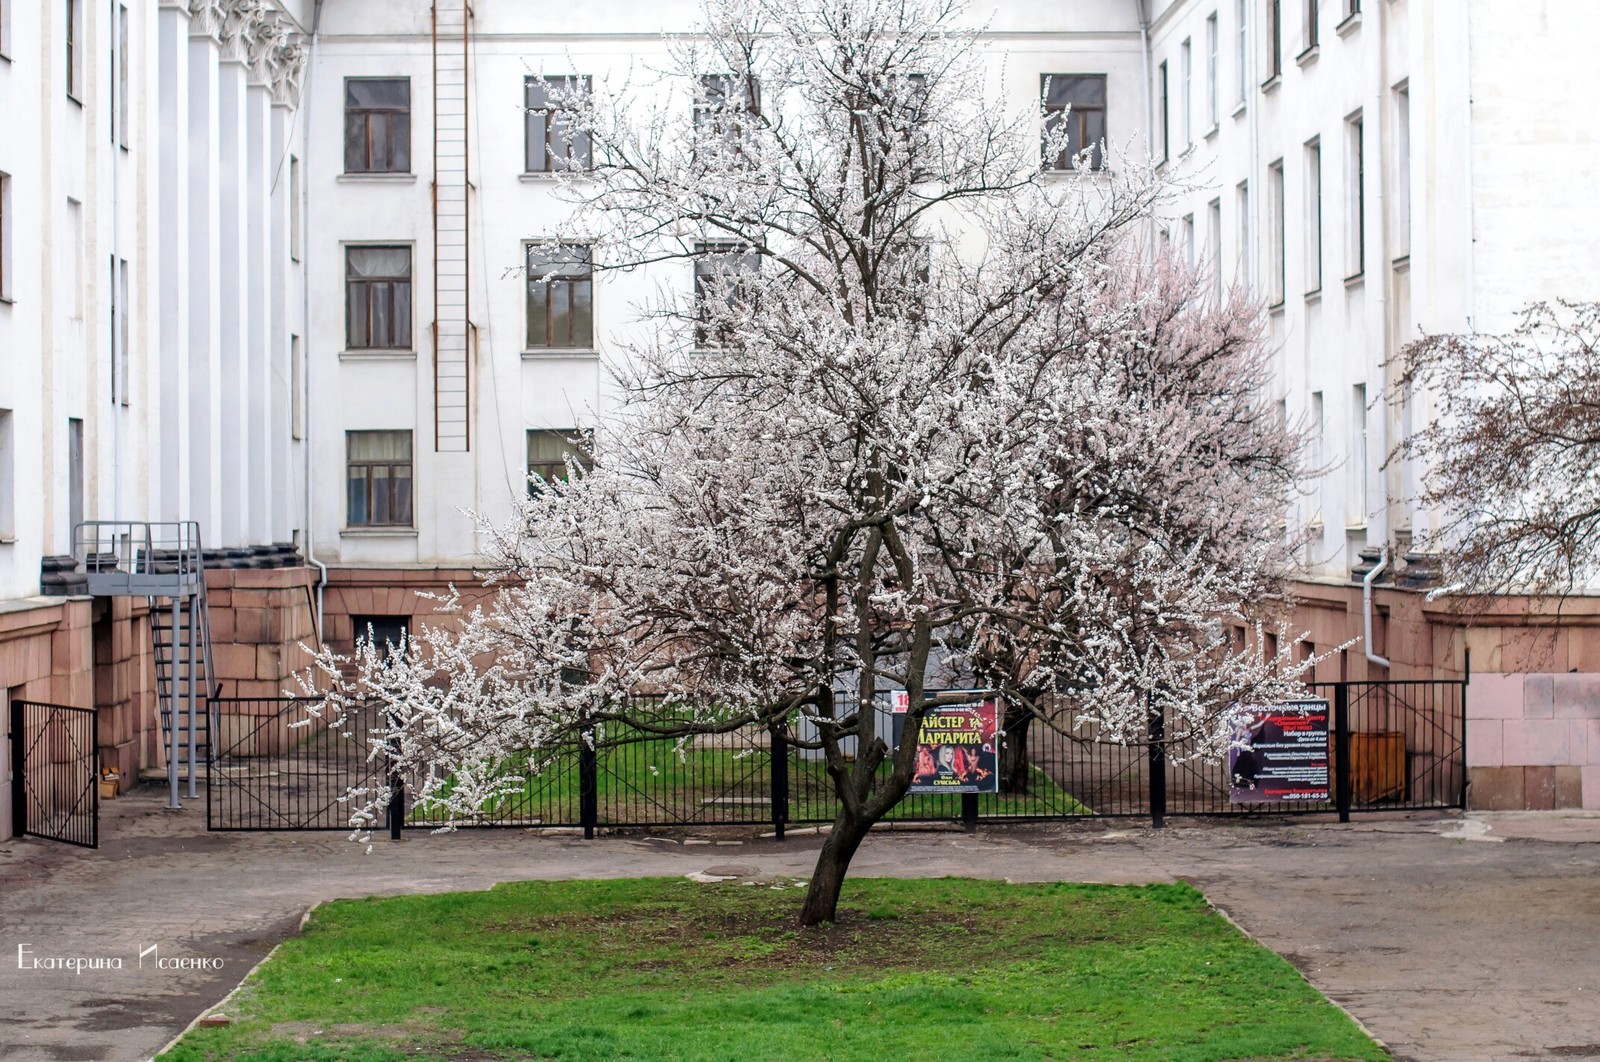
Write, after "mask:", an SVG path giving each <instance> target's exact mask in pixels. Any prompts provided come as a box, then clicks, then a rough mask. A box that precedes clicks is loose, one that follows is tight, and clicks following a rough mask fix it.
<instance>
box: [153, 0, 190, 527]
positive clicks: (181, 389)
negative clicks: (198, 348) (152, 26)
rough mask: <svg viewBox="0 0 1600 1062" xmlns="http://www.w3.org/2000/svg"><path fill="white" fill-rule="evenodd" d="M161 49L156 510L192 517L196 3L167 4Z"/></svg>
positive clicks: (165, 514)
mask: <svg viewBox="0 0 1600 1062" xmlns="http://www.w3.org/2000/svg"><path fill="white" fill-rule="evenodd" d="M158 23H159V24H158V26H157V35H158V39H157V50H158V53H159V63H160V65H159V72H160V74H159V76H160V88H159V92H160V102H159V108H160V110H159V118H158V121H159V122H160V130H159V136H158V137H157V139H158V140H159V142H160V160H159V166H160V172H159V182H160V192H159V198H158V205H157V210H158V211H159V217H160V224H159V225H157V226H156V227H157V229H158V231H159V236H158V240H159V243H158V253H159V256H160V258H159V263H160V265H159V270H158V271H157V272H155V273H154V275H156V276H159V277H160V283H159V284H158V285H157V293H156V297H157V298H158V299H159V303H158V305H157V320H158V325H157V332H156V334H157V336H158V337H159V341H158V343H157V350H156V351H155V352H154V353H155V358H154V359H153V360H154V361H155V363H156V364H157V365H158V366H159V368H158V372H159V374H160V381H159V388H160V389H159V403H160V404H159V413H158V416H159V418H160V425H159V427H158V428H157V429H156V435H157V439H156V440H155V441H156V443H157V447H156V449H157V452H158V456H157V457H156V466H157V470H158V471H157V477H158V480H159V483H160V486H159V488H158V490H159V495H158V501H157V506H156V512H157V513H158V514H159V518H160V519H162V520H185V519H188V518H189V512H190V504H189V497H190V491H189V487H190V484H189V479H188V477H187V476H186V475H185V474H184V470H185V469H186V468H187V467H188V465H189V461H190V453H189V450H190V447H189V428H190V420H189V402H188V396H189V287H190V275H189V209H190V201H189V143H190V137H189V49H190V43H189V9H188V6H187V5H186V4H174V3H163V5H162V7H161V12H160V15H159V20H158Z"/></svg>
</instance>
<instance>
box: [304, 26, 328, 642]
mask: <svg viewBox="0 0 1600 1062" xmlns="http://www.w3.org/2000/svg"><path fill="white" fill-rule="evenodd" d="M321 24H322V0H317V3H316V7H315V8H314V9H313V10H312V14H311V44H310V46H309V47H308V48H307V50H306V78H305V83H304V84H303V85H302V86H301V89H300V98H301V100H303V101H304V110H303V112H302V115H303V117H304V119H305V120H304V121H303V122H301V124H300V127H301V128H302V129H304V130H305V132H306V144H305V148H304V152H305V160H306V168H305V172H306V177H307V179H306V180H303V181H301V182H300V188H299V192H300V196H301V201H302V202H301V210H300V229H301V232H300V246H301V248H303V250H302V252H301V257H302V259H303V261H302V262H301V265H300V303H301V307H300V312H301V315H302V318H303V320H302V323H301V325H300V327H301V328H302V329H303V330H304V332H305V345H304V350H303V351H302V353H301V355H300V356H301V358H302V359H303V360H304V365H305V371H304V372H303V373H302V374H301V375H302V377H303V379H302V381H301V384H302V386H304V387H305V389H306V393H305V410H306V423H305V433H304V434H305V438H304V440H302V442H301V445H302V446H304V447H305V455H304V456H305V480H306V560H307V561H308V562H310V563H311V564H314V565H315V566H316V568H317V627H316V634H317V641H318V642H321V641H323V626H322V596H323V590H324V588H326V587H327V585H328V566H327V565H326V564H324V563H322V562H321V561H319V560H317V549H316V535H317V530H316V529H317V520H316V504H315V499H316V491H315V487H314V483H315V480H314V478H313V476H312V461H311V455H312V453H313V452H314V451H315V450H316V446H315V445H314V440H315V438H316V430H317V429H316V423H317V418H316V415H315V410H314V409H313V408H312V397H313V396H314V395H315V394H316V393H317V389H316V388H315V387H313V386H312V385H311V377H312V368H311V367H312V365H313V364H315V362H316V358H315V357H314V356H313V351H314V350H315V349H316V348H315V345H314V344H313V342H312V335H311V268H310V267H311V233H312V232H313V231H314V230H313V229H312V227H311V202H312V196H311V192H310V188H311V181H310V176H311V172H312V171H311V141H312V138H313V133H314V130H313V129H312V127H311V100H312V92H311V82H312V79H313V78H314V77H315V76H316V70H317V29H318V27H319V26H321Z"/></svg>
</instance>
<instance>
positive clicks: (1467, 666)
mask: <svg viewBox="0 0 1600 1062" xmlns="http://www.w3.org/2000/svg"><path fill="white" fill-rule="evenodd" d="M1470 685H1472V650H1471V649H1467V650H1465V651H1464V652H1463V654H1462V663H1461V752H1460V755H1461V759H1460V761H1459V762H1460V764H1461V791H1460V793H1459V794H1458V795H1457V797H1456V799H1457V801H1458V802H1459V803H1460V805H1461V810H1462V811H1465V810H1467V687H1468V686H1470ZM1591 751H1592V750H1591Z"/></svg>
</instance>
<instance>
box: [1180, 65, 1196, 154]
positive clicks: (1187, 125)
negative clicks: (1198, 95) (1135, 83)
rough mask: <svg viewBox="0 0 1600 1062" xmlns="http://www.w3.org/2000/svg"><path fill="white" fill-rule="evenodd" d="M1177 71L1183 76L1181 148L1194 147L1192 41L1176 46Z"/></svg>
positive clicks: (1186, 149)
mask: <svg viewBox="0 0 1600 1062" xmlns="http://www.w3.org/2000/svg"><path fill="white" fill-rule="evenodd" d="M1178 58H1179V60H1180V64H1179V70H1180V72H1181V73H1182V75H1183V148H1184V151H1186V152H1187V151H1188V150H1189V149H1190V148H1192V147H1194V41H1193V39H1192V38H1190V37H1185V38H1184V39H1183V43H1182V44H1180V45H1178Z"/></svg>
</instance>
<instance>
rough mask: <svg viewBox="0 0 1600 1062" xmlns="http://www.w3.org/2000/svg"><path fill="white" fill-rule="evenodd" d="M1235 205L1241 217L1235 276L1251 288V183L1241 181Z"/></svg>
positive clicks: (1235, 194)
mask: <svg viewBox="0 0 1600 1062" xmlns="http://www.w3.org/2000/svg"><path fill="white" fill-rule="evenodd" d="M1233 197H1234V204H1235V207H1236V209H1237V212H1238V215H1239V260H1238V263H1237V264H1236V265H1235V266H1234V272H1233V275H1234V277H1235V280H1236V282H1237V283H1238V284H1240V285H1241V286H1243V287H1246V288H1248V287H1249V286H1250V279H1251V277H1250V256H1251V253H1252V252H1253V251H1254V250H1255V248H1254V247H1252V246H1251V245H1250V182H1249V181H1240V182H1239V187H1237V188H1235V189H1234V196H1233Z"/></svg>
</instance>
